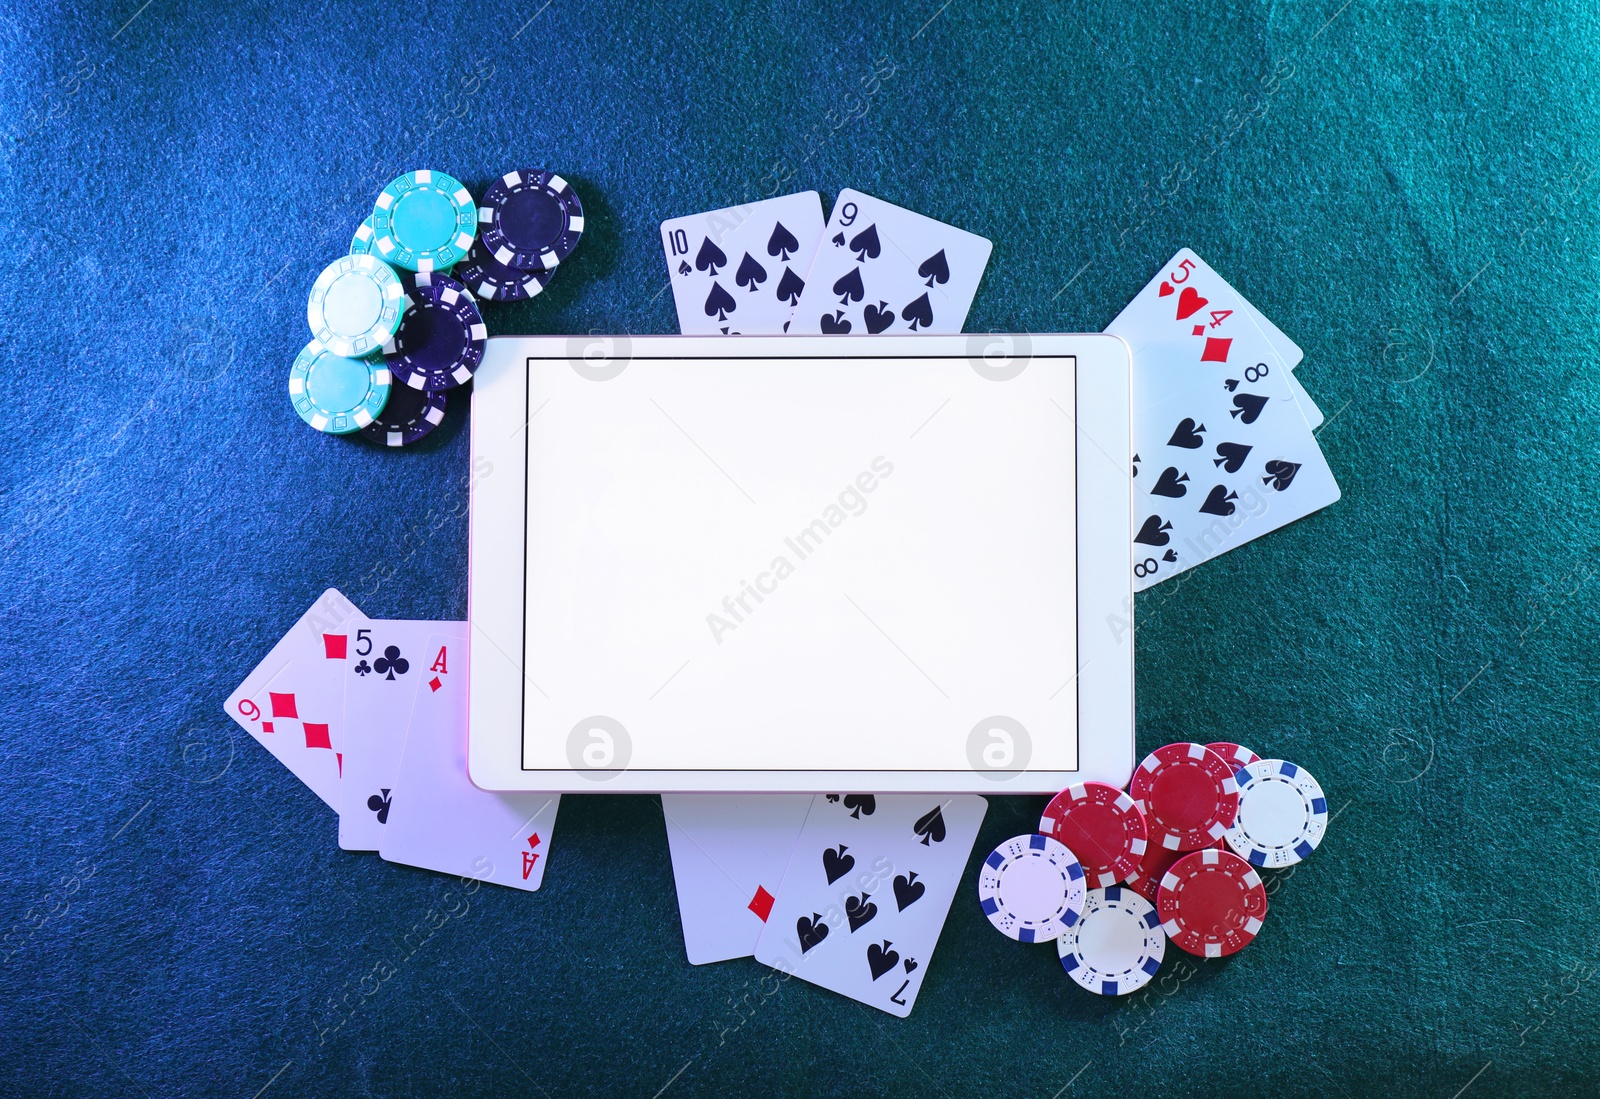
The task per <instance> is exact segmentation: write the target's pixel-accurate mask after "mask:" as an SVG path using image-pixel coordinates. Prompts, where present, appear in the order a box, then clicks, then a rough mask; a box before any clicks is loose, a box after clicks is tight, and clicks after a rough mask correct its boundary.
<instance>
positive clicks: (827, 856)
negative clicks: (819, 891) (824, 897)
mask: <svg viewBox="0 0 1600 1099" xmlns="http://www.w3.org/2000/svg"><path fill="white" fill-rule="evenodd" d="M848 850H850V849H849V848H848V847H846V846H845V845H844V844H842V843H841V844H840V845H839V846H838V848H837V849H835V848H832V847H830V848H828V849H827V850H825V851H823V852H822V872H823V873H824V874H826V875H827V876H828V884H829V885H832V884H833V883H834V882H836V881H838V880H839V879H840V878H842V877H844V876H845V875H846V874H848V873H850V870H851V868H852V867H854V866H855V864H856V857H855V856H854V855H847V854H845V852H846V851H848Z"/></svg>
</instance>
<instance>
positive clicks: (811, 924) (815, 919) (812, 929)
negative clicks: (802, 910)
mask: <svg viewBox="0 0 1600 1099" xmlns="http://www.w3.org/2000/svg"><path fill="white" fill-rule="evenodd" d="M794 930H795V933H796V934H797V935H799V936H800V953H802V954H804V953H805V952H806V951H808V950H810V949H811V948H812V947H814V946H816V945H817V944H818V943H820V942H821V941H822V940H823V939H826V938H827V937H828V925H827V924H825V923H823V922H822V913H820V912H813V913H811V915H810V916H809V917H806V916H801V917H800V918H799V919H798V920H796V921H795V922H794Z"/></svg>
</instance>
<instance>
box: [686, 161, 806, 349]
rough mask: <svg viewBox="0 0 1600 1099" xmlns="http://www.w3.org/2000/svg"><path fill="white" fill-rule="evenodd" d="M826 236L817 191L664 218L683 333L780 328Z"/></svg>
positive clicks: (762, 332) (770, 332)
mask: <svg viewBox="0 0 1600 1099" xmlns="http://www.w3.org/2000/svg"><path fill="white" fill-rule="evenodd" d="M821 239H822V200H821V199H820V198H818V197H817V192H815V191H801V192H800V193H798V194H793V195H783V196H781V197H779V198H769V199H766V200H765V201H762V202H752V203H750V204H749V205H747V206H730V207H728V208H727V209H724V210H712V211H710V212H709V213H704V214H690V215H689V216H687V217H680V218H671V219H669V220H667V221H663V222H662V223H661V246H662V248H663V249H664V250H665V252H666V255H667V274H668V275H670V276H671V278H672V300H673V302H674V304H676V306H677V308H678V331H680V332H682V333H683V334H684V335H686V336H716V335H724V336H727V335H746V336H753V335H776V334H779V333H781V332H783V331H784V329H785V328H786V327H787V325H788V321H789V314H790V313H791V312H793V311H794V305H795V302H797V301H799V300H800V292H801V291H802V290H804V289H805V285H806V284H805V275H806V271H807V270H809V269H810V267H811V260H812V257H814V256H815V255H816V252H817V242H818V241H819V240H821Z"/></svg>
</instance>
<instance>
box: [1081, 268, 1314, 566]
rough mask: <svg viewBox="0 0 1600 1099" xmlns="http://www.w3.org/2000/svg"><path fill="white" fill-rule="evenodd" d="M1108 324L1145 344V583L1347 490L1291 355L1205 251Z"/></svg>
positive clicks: (1139, 419)
mask: <svg viewBox="0 0 1600 1099" xmlns="http://www.w3.org/2000/svg"><path fill="white" fill-rule="evenodd" d="M1106 331H1107V332H1109V333H1110V334H1112V335H1114V336H1118V337H1120V338H1121V339H1122V340H1124V341H1125V342H1126V343H1127V344H1128V345H1129V347H1130V348H1131V350H1132V352H1133V450H1134V453H1133V462H1132V468H1131V472H1132V475H1133V480H1134V505H1135V506H1134V517H1133V521H1134V532H1133V542H1134V553H1133V562H1132V569H1133V575H1134V589H1135V590H1136V591H1143V590H1144V589H1145V588H1148V587H1150V586H1151V585H1152V584H1157V583H1160V582H1161V581H1162V580H1165V579H1167V578H1169V577H1172V576H1175V575H1177V574H1178V573H1180V572H1183V571H1184V570H1186V569H1190V568H1193V567H1194V566H1195V565H1197V564H1199V563H1200V562H1202V561H1205V560H1208V559H1210V558H1212V557H1215V556H1217V555H1218V554H1221V553H1226V552H1227V551H1228V550H1231V549H1234V548H1235V547H1237V546H1240V545H1242V544H1244V543H1245V542H1248V541H1250V540H1251V539H1254V538H1259V537H1261V535H1263V534H1266V533H1268V532H1269V531H1273V530H1277V529H1278V528H1279V527H1282V526H1284V525H1286V524H1288V523H1291V522H1293V521H1294V520H1296V519H1299V518H1302V517H1304V516H1306V515H1309V514H1310V513H1311V512H1313V511H1317V510H1318V509H1320V508H1324V507H1327V506H1328V505H1329V504H1331V503H1333V502H1334V501H1335V500H1337V499H1338V498H1339V486H1338V485H1337V484H1336V483H1335V482H1334V479H1333V472H1332V470H1330V469H1329V468H1328V463H1327V460H1326V459H1325V458H1324V457H1323V455H1322V451H1321V449H1320V448H1319V447H1318V446H1317V441H1316V438H1315V436H1313V435H1312V434H1311V428H1310V425H1309V424H1308V422H1307V420H1306V417H1305V416H1304V415H1303V414H1302V412H1301V409H1300V406H1299V404H1298V403H1297V402H1296V400H1295V395H1294V391H1293V390H1292V389H1291V388H1290V386H1289V382H1288V370H1287V369H1286V368H1285V367H1284V366H1283V360H1282V359H1281V358H1280V357H1279V356H1278V355H1277V354H1276V353H1275V352H1274V350H1273V348H1272V347H1271V345H1270V343H1269V341H1268V340H1267V338H1266V336H1265V335H1264V334H1263V333H1262V331H1261V329H1260V328H1259V327H1257V325H1256V324H1255V322H1254V321H1253V320H1251V319H1250V317H1249V316H1248V315H1247V314H1246V313H1245V312H1244V310H1243V307H1242V306H1241V302H1240V299H1239V296H1238V295H1237V294H1236V293H1235V292H1234V290H1233V289H1232V287H1230V286H1229V285H1228V284H1227V283H1226V282H1225V281H1223V279H1222V278H1221V276H1219V275H1218V274H1217V273H1216V272H1215V271H1213V270H1211V268H1210V267H1208V266H1206V264H1205V262H1204V261H1202V260H1201V259H1200V257H1199V256H1197V255H1195V254H1194V253H1193V252H1191V251H1190V250H1188V249H1187V248H1185V249H1183V250H1182V251H1180V252H1179V253H1178V254H1177V255H1175V256H1173V257H1172V260H1171V262H1169V263H1168V264H1167V265H1166V266H1165V267H1164V268H1163V269H1162V271H1161V272H1160V273H1159V274H1157V275H1156V277H1155V278H1153V279H1151V280H1150V283H1149V284H1148V285H1147V286H1146V287H1145V288H1144V289H1143V290H1141V291H1140V292H1139V294H1138V296H1137V297H1135V298H1134V299H1133V301H1132V302H1130V303H1129V304H1128V307H1127V308H1126V309H1124V310H1123V311H1122V312H1121V313H1120V314H1118V315H1117V318H1116V319H1115V320H1113V321H1112V322H1111V323H1110V324H1109V325H1107V326H1106Z"/></svg>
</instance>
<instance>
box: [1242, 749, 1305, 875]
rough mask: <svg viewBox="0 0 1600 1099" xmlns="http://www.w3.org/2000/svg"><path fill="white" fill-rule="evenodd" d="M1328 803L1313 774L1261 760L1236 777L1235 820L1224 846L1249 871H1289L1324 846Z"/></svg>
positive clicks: (1276, 761) (1288, 764) (1278, 762)
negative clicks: (1253, 868)
mask: <svg viewBox="0 0 1600 1099" xmlns="http://www.w3.org/2000/svg"><path fill="white" fill-rule="evenodd" d="M1327 828H1328V799H1327V798H1326V797H1324V796H1323V793H1322V787H1321V786H1320V785H1318V783H1317V780H1316V779H1315V778H1313V777H1311V772H1310V771H1307V770H1306V769H1305V768H1303V767H1298V766H1296V765H1295V764H1293V763H1290V762H1288V761H1287V760H1282V759H1263V760H1257V761H1256V762H1254V763H1251V764H1249V765H1248V766H1247V767H1245V768H1244V769H1243V770H1241V771H1240V772H1239V815H1238V816H1237V817H1236V818H1235V819H1234V822H1233V827H1231V828H1229V829H1228V832H1227V841H1228V846H1229V847H1231V848H1232V849H1233V850H1234V851H1235V852H1236V853H1237V854H1238V855H1239V856H1240V857H1241V858H1245V859H1248V860H1249V861H1250V863H1251V864H1252V865H1255V866H1266V867H1273V868H1276V867H1282V866H1293V865H1294V864H1295V863H1297V862H1299V861H1300V860H1301V859H1303V858H1306V857H1308V856H1309V855H1310V854H1311V852H1313V851H1315V850H1316V849H1317V844H1319V843H1321V842H1322V835H1323V833H1324V832H1325V831H1327Z"/></svg>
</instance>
